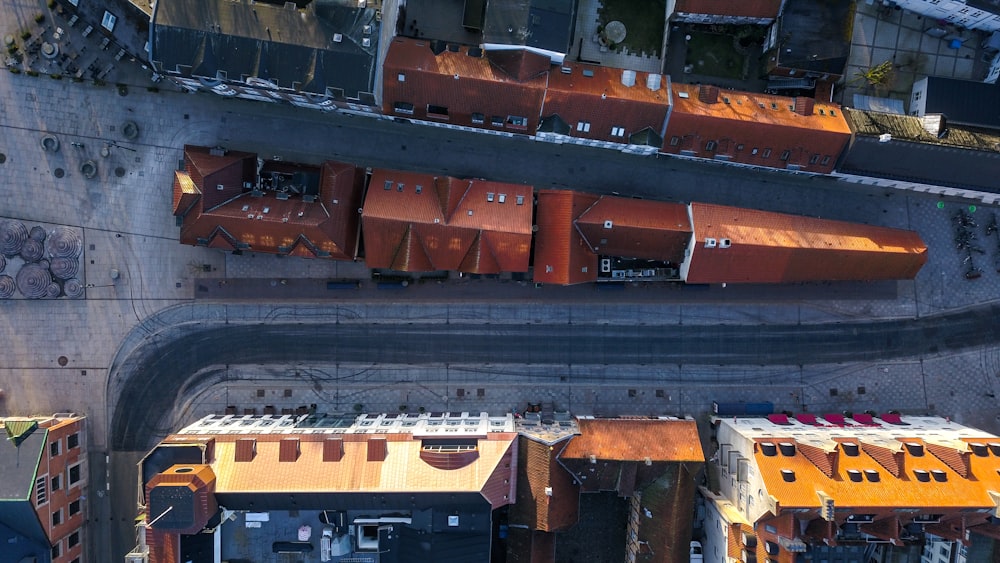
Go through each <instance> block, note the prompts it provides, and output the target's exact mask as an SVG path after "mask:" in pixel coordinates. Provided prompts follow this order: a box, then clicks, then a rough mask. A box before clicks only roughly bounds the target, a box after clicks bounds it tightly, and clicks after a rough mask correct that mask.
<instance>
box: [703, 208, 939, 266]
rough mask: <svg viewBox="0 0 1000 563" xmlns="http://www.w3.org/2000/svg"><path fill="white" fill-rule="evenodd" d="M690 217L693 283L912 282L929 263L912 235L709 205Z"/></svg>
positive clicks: (920, 243)
mask: <svg viewBox="0 0 1000 563" xmlns="http://www.w3.org/2000/svg"><path fill="white" fill-rule="evenodd" d="M691 215H692V224H693V227H694V235H695V237H696V241H695V244H694V248H693V250H692V253H691V256H690V263H689V267H688V270H687V277H686V281H687V282H688V283H723V282H728V283H788V282H802V281H835V280H860V281H870V280H892V279H912V278H913V277H914V276H916V275H917V272H918V271H919V270H920V268H921V267H922V266H923V264H924V262H926V261H927V246H926V245H925V244H924V242H923V241H922V240H921V239H920V235H918V234H917V233H915V232H912V231H904V230H900V229H890V228H886V227H874V226H870V225H862V224H855V223H846V222H842V221H831V220H827V219H814V218H810V217H801V216H796V215H786V214H782V213H772V212H766V211H757V210H752V209H742V208H737V207H727V206H722V205H711V204H706V203H692V204H691ZM707 239H714V240H715V241H716V246H715V247H714V248H709V247H707V246H706V240H707ZM725 240H728V241H731V246H729V247H728V248H723V244H722V242H723V241H725Z"/></svg>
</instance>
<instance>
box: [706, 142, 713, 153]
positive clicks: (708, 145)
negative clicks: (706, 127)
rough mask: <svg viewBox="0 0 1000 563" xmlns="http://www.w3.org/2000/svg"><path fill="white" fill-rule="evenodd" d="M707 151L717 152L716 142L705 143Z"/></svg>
mask: <svg viewBox="0 0 1000 563" xmlns="http://www.w3.org/2000/svg"><path fill="white" fill-rule="evenodd" d="M705 150H707V151H714V150H715V141H709V142H707V143H705Z"/></svg>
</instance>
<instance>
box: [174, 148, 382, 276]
mask: <svg viewBox="0 0 1000 563" xmlns="http://www.w3.org/2000/svg"><path fill="white" fill-rule="evenodd" d="M202 151H207V149H204V147H186V148H185V155H186V158H188V159H189V166H188V170H187V171H185V172H177V173H176V179H175V182H174V208H175V214H178V215H182V216H183V217H184V222H183V225H182V227H181V235H180V239H181V243H183V244H191V245H198V244H203V245H206V246H209V247H210V248H221V249H224V250H236V249H245V250H251V251H255V252H267V253H272V254H288V255H293V256H300V257H308V258H313V257H329V258H334V259H340V260H353V259H354V258H355V257H356V256H357V251H358V227H359V217H358V213H357V209H358V207H360V203H361V192H362V189H363V183H364V174H363V173H362V172H361V171H360V170H358V169H357V168H356V167H355V166H353V165H350V164H345V163H340V162H332V161H328V162H324V163H323V164H322V166H320V167H319V168H318V169H317V170H316V172H318V173H319V176H320V184H319V195H318V196H317V198H316V201H314V202H312V203H307V202H306V201H305V200H304V199H303V198H302V197H301V196H297V195H296V196H291V197H289V198H288V199H284V200H282V199H278V197H277V194H276V193H275V192H265V193H264V195H263V196H261V197H254V196H253V195H252V194H251V192H250V191H249V190H245V188H244V187H243V183H244V182H250V181H253V180H254V177H255V172H254V169H251V170H250V171H249V173H248V172H247V171H246V170H242V168H244V167H245V165H246V164H247V163H251V164H253V165H254V166H255V165H256V159H255V158H253V157H252V155H251V156H250V157H247V156H246V155H247V154H249V153H238V154H239V155H243V156H242V157H241V158H240V159H237V158H236V157H232V156H228V155H227V156H212V155H209V154H207V153H205V152H202ZM213 159H218V160H220V161H221V162H223V163H225V162H228V163H229V164H226V165H224V166H222V168H220V169H218V170H216V171H215V172H211V173H210V174H208V175H207V176H205V177H204V178H205V179H202V180H199V177H200V175H201V170H203V169H206V170H213V169H215V168H216V166H213ZM215 164H218V163H215ZM290 166H292V167H296V166H298V165H290ZM301 168H306V169H308V168H310V167H308V166H301ZM220 175H228V176H227V177H226V178H225V179H224V180H223V179H222V177H221V176H220ZM229 176H232V177H229ZM216 185H222V186H223V187H224V189H223V190H217V189H215V187H214V186H216ZM206 186H208V187H207V188H206ZM198 194H201V195H200V196H199V195H198ZM219 194H223V195H219ZM194 198H198V199H197V201H195V200H194ZM220 198H222V199H223V201H218V202H215V203H213V201H214V200H215V199H220ZM220 237H221V238H220Z"/></svg>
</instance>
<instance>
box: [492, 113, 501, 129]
mask: <svg viewBox="0 0 1000 563" xmlns="http://www.w3.org/2000/svg"><path fill="white" fill-rule="evenodd" d="M490 125H492V126H494V127H503V118H502V117H500V116H499V115H494V116H493V117H491V118H490Z"/></svg>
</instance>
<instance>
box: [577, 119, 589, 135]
mask: <svg viewBox="0 0 1000 563" xmlns="http://www.w3.org/2000/svg"><path fill="white" fill-rule="evenodd" d="M576 130H577V131H581V132H583V133H590V122H589V121H577V122H576Z"/></svg>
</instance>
